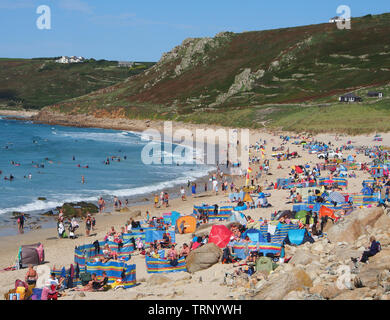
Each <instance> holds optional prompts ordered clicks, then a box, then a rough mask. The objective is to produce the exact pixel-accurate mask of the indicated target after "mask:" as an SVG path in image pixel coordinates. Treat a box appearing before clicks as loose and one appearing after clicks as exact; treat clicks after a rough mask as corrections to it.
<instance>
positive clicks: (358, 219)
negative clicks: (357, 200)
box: [328, 208, 384, 243]
mask: <svg viewBox="0 0 390 320" xmlns="http://www.w3.org/2000/svg"><path fill="white" fill-rule="evenodd" d="M383 214H384V211H383V209H382V208H364V209H359V210H356V211H354V212H353V214H352V215H351V216H349V217H347V218H346V219H345V220H344V221H341V222H340V223H337V224H335V225H334V226H332V227H331V228H330V229H329V230H328V239H329V240H330V241H331V242H343V241H345V242H348V243H352V242H354V241H355V240H357V239H358V238H359V237H360V236H361V235H362V234H363V233H364V232H365V229H366V228H367V226H374V225H375V223H376V222H377V221H378V219H379V218H380V217H381V216H383Z"/></svg>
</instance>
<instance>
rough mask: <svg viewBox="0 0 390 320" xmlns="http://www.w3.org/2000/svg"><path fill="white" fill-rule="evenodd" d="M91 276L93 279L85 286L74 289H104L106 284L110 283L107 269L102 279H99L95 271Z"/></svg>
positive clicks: (90, 290)
mask: <svg viewBox="0 0 390 320" xmlns="http://www.w3.org/2000/svg"><path fill="white" fill-rule="evenodd" d="M91 278H92V280H91V281H89V282H88V283H87V284H86V285H85V286H84V287H82V288H75V289H74V291H89V292H93V291H102V290H104V286H105V285H107V283H108V277H107V273H106V272H105V271H103V278H102V279H101V280H98V278H97V276H96V273H93V274H92V276H91Z"/></svg>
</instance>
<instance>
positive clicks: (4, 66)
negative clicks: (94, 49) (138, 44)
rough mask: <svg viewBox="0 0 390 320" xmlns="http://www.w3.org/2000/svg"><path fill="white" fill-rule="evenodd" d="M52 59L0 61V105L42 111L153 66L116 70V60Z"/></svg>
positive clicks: (142, 64)
mask: <svg viewBox="0 0 390 320" xmlns="http://www.w3.org/2000/svg"><path fill="white" fill-rule="evenodd" d="M54 60H55V59H54V58H39V59H6V58H3V59H0V106H2V107H7V108H8V107H15V106H21V107H24V108H36V109H38V108H42V107H44V106H47V105H51V104H55V103H57V102H59V101H62V100H66V99H70V98H74V97H78V96H81V95H85V94H88V93H90V92H91V91H95V90H98V89H101V88H105V87H108V86H111V85H113V84H116V83H118V82H122V81H124V80H125V79H126V78H128V77H130V76H132V75H135V74H138V73H140V72H142V71H144V70H145V69H147V68H148V67H150V66H151V65H153V63H141V64H140V65H137V66H135V67H133V68H126V67H121V68H119V67H118V62H117V61H106V60H98V61H96V60H93V59H90V60H87V61H86V62H83V63H72V64H60V63H55V62H54Z"/></svg>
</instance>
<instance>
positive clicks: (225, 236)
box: [209, 225, 233, 248]
mask: <svg viewBox="0 0 390 320" xmlns="http://www.w3.org/2000/svg"><path fill="white" fill-rule="evenodd" d="M232 235H233V232H231V231H230V230H229V229H228V228H227V227H225V226H224V225H214V226H212V227H211V231H210V234H209V242H212V243H215V244H216V245H217V246H218V247H220V248H225V247H226V246H227V244H228V243H229V241H230V237H231V236H232Z"/></svg>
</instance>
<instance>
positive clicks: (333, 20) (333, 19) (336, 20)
mask: <svg viewBox="0 0 390 320" xmlns="http://www.w3.org/2000/svg"><path fill="white" fill-rule="evenodd" d="M345 21H351V19H350V18H348V19H345V18H342V17H338V16H336V17H333V18H332V19H329V23H337V22H345Z"/></svg>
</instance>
